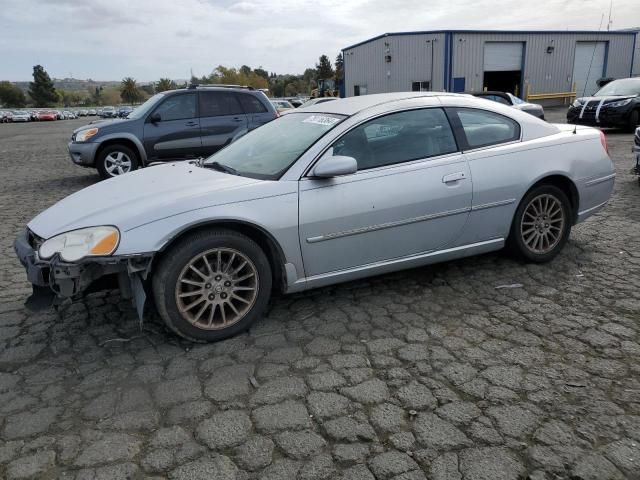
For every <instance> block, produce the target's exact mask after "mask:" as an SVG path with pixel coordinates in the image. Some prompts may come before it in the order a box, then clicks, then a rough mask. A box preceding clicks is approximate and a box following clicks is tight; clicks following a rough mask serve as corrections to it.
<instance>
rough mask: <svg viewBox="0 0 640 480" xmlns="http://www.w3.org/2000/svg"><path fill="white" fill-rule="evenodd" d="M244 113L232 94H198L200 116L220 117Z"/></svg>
mask: <svg viewBox="0 0 640 480" xmlns="http://www.w3.org/2000/svg"><path fill="white" fill-rule="evenodd" d="M242 113H244V112H243V110H242V107H241V106H240V102H238V99H237V98H236V96H235V94H234V93H233V92H200V116H201V117H220V116H223V115H240V114H242Z"/></svg>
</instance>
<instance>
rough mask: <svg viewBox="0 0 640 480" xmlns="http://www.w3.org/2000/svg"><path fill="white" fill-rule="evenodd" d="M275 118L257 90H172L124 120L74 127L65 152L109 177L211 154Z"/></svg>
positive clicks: (151, 100) (76, 162)
mask: <svg viewBox="0 0 640 480" xmlns="http://www.w3.org/2000/svg"><path fill="white" fill-rule="evenodd" d="M105 110H106V107H105ZM104 113H105V112H104V111H103V115H104ZM275 117H276V111H275V109H274V108H273V106H272V105H271V103H269V99H268V98H267V97H266V95H265V94H264V93H263V92H261V91H259V90H253V89H248V88H240V87H239V88H228V87H219V86H218V87H195V88H189V89H180V90H170V91H167V92H162V93H158V94H156V95H154V96H153V97H151V98H150V99H149V100H147V101H146V102H145V103H143V104H142V105H140V106H139V107H138V108H136V109H135V110H134V111H133V112H131V113H130V114H129V116H128V117H127V118H126V119H123V120H118V121H102V122H95V123H93V124H91V125H85V126H83V127H80V128H78V129H77V130H76V131H75V132H74V133H73V136H72V137H71V143H69V153H70V155H71V160H73V162H74V163H75V164H77V165H81V166H85V167H93V168H97V169H98V172H99V173H100V175H101V176H102V177H103V178H109V177H114V176H117V175H121V174H123V173H127V172H130V171H132V170H135V169H137V168H139V167H144V166H146V165H148V164H149V163H151V162H156V161H170V160H176V159H179V160H183V159H187V158H197V157H200V156H208V155H211V154H212V153H214V152H216V151H217V150H219V149H221V148H222V147H225V146H226V145H228V144H229V143H231V142H233V141H234V140H235V139H237V138H239V137H241V136H242V135H244V134H245V133H247V132H248V131H250V130H253V129H254V128H256V127H259V126H260V125H262V124H264V123H267V122H269V121H271V120H273V119H274V118H275Z"/></svg>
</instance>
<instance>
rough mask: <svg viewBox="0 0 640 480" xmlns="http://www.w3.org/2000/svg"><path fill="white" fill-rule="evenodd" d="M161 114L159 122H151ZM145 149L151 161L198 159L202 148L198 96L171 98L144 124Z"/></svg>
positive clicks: (163, 102)
mask: <svg viewBox="0 0 640 480" xmlns="http://www.w3.org/2000/svg"><path fill="white" fill-rule="evenodd" d="M154 115H159V116H160V119H159V121H152V120H151V118H152V117H153V116H154ZM144 148H145V150H146V152H147V158H148V159H149V161H154V160H156V161H157V160H165V161H166V160H176V159H185V158H196V157H198V156H199V154H200V151H201V149H202V141H201V139H200V119H199V118H198V112H197V94H196V93H195V92H190V93H179V94H173V95H170V96H168V97H167V98H166V99H165V100H163V101H162V103H160V105H158V106H157V107H156V108H155V110H154V111H153V112H152V113H151V114H150V115H149V116H148V117H147V119H146V121H145V124H144Z"/></svg>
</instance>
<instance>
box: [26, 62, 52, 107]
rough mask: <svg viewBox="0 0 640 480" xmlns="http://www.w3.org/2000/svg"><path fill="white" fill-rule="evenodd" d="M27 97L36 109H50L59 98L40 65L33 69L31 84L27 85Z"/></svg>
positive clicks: (49, 78)
mask: <svg viewBox="0 0 640 480" xmlns="http://www.w3.org/2000/svg"><path fill="white" fill-rule="evenodd" d="M29 96H30V97H31V100H33V104H34V105H35V106H36V107H52V106H53V105H55V104H56V103H58V100H59V97H58V94H57V92H56V89H55V88H54V86H53V82H52V81H51V77H49V74H48V73H47V72H46V70H45V69H44V68H42V66H41V65H35V66H34V67H33V82H31V83H30V84H29Z"/></svg>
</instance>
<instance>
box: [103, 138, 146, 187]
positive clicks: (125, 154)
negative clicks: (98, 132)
mask: <svg viewBox="0 0 640 480" xmlns="http://www.w3.org/2000/svg"><path fill="white" fill-rule="evenodd" d="M118 154H122V159H128V160H129V162H130V165H131V166H130V168H127V169H124V168H123V169H122V170H123V173H117V172H118V169H117V168H116V169H115V170H113V171H114V172H115V174H113V173H111V172H110V171H109V170H110V166H111V165H112V164H111V162H110V160H109V159H110V156H113V155H115V156H117V155H118ZM108 164H109V165H108ZM138 165H139V162H138V155H137V154H136V152H134V151H133V150H131V149H130V148H129V147H127V146H126V145H121V144H113V145H108V146H107V147H105V148H103V149H102V150H100V153H99V154H98V156H97V158H96V168H97V169H98V173H99V174H100V176H101V177H102V178H104V179H107V178H113V177H117V176H118V175H122V174H124V173H128V172H132V171H134V170H137V169H138Z"/></svg>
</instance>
